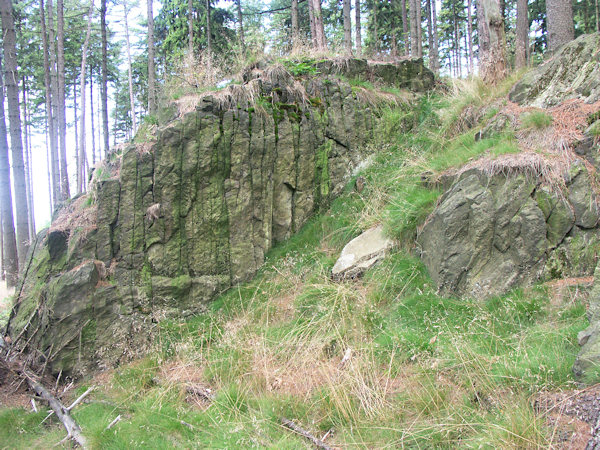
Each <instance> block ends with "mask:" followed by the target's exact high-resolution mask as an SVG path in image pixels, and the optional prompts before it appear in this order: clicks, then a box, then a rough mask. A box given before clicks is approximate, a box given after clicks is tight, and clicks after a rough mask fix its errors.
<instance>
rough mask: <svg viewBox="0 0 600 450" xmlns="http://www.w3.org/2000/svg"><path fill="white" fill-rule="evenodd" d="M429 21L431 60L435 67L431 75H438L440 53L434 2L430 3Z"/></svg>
mask: <svg viewBox="0 0 600 450" xmlns="http://www.w3.org/2000/svg"><path fill="white" fill-rule="evenodd" d="M431 21H432V22H433V47H432V49H431V59H433V62H434V63H435V65H434V66H433V73H435V74H436V75H439V73H440V52H439V41H438V39H439V37H438V26H437V7H436V2H435V0H433V1H432V2H431Z"/></svg>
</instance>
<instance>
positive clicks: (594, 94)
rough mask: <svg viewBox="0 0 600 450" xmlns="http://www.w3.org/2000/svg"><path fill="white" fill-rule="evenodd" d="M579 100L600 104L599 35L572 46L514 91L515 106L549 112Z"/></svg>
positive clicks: (534, 71) (596, 34)
mask: <svg viewBox="0 0 600 450" xmlns="http://www.w3.org/2000/svg"><path fill="white" fill-rule="evenodd" d="M575 98H580V99H583V100H585V101H586V102H587V103H594V102H596V101H598V100H600V33H592V34H586V35H583V36H580V37H579V38H577V39H575V40H574V41H571V42H569V43H568V44H566V45H564V46H563V47H561V48H560V50H559V51H558V52H557V53H556V54H555V55H554V56H553V57H551V58H550V59H549V60H548V61H545V62H544V63H543V64H542V65H541V66H539V67H537V68H536V69H535V70H532V71H530V72H528V73H527V74H526V75H525V76H524V77H523V79H522V80H521V81H519V82H518V83H517V84H516V85H515V86H514V87H513V89H512V90H511V92H510V95H509V99H510V100H511V101H513V102H515V103H519V104H524V105H529V106H537V107H539V108H547V107H549V106H554V105H558V104H559V103H561V102H563V101H565V100H570V99H575Z"/></svg>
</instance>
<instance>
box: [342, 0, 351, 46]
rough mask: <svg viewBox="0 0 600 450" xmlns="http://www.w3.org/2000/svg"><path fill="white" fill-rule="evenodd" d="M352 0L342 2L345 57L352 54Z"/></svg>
mask: <svg viewBox="0 0 600 450" xmlns="http://www.w3.org/2000/svg"><path fill="white" fill-rule="evenodd" d="M351 1H352V0H342V10H343V15H344V49H345V51H346V54H347V55H351V54H352V20H351V19H350V9H351Z"/></svg>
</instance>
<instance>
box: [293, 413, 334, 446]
mask: <svg viewBox="0 0 600 450" xmlns="http://www.w3.org/2000/svg"><path fill="white" fill-rule="evenodd" d="M281 423H282V425H283V426H284V427H286V428H289V429H290V430H292V431H293V432H295V433H298V434H299V435H300V436H302V437H304V438H306V439H308V440H309V441H310V442H312V443H313V445H314V446H315V447H318V448H322V449H323V450H332V449H331V447H329V446H327V444H325V442H323V441H322V440H321V439H319V438H317V437H315V436H313V435H312V434H310V433H309V432H308V431H306V430H305V429H303V428H301V427H299V426H298V425H296V424H295V423H294V422H292V421H291V420H289V419H286V418H285V417H282V418H281Z"/></svg>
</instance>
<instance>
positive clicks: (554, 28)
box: [546, 0, 575, 52]
mask: <svg viewBox="0 0 600 450" xmlns="http://www.w3.org/2000/svg"><path fill="white" fill-rule="evenodd" d="M546 16H547V18H548V48H549V49H550V51H552V52H555V51H556V50H557V49H558V48H559V47H560V46H561V45H563V44H566V43H567V42H569V41H572V40H573V39H574V37H575V29H574V26H573V4H572V2H571V0H568V1H567V0H546Z"/></svg>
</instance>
